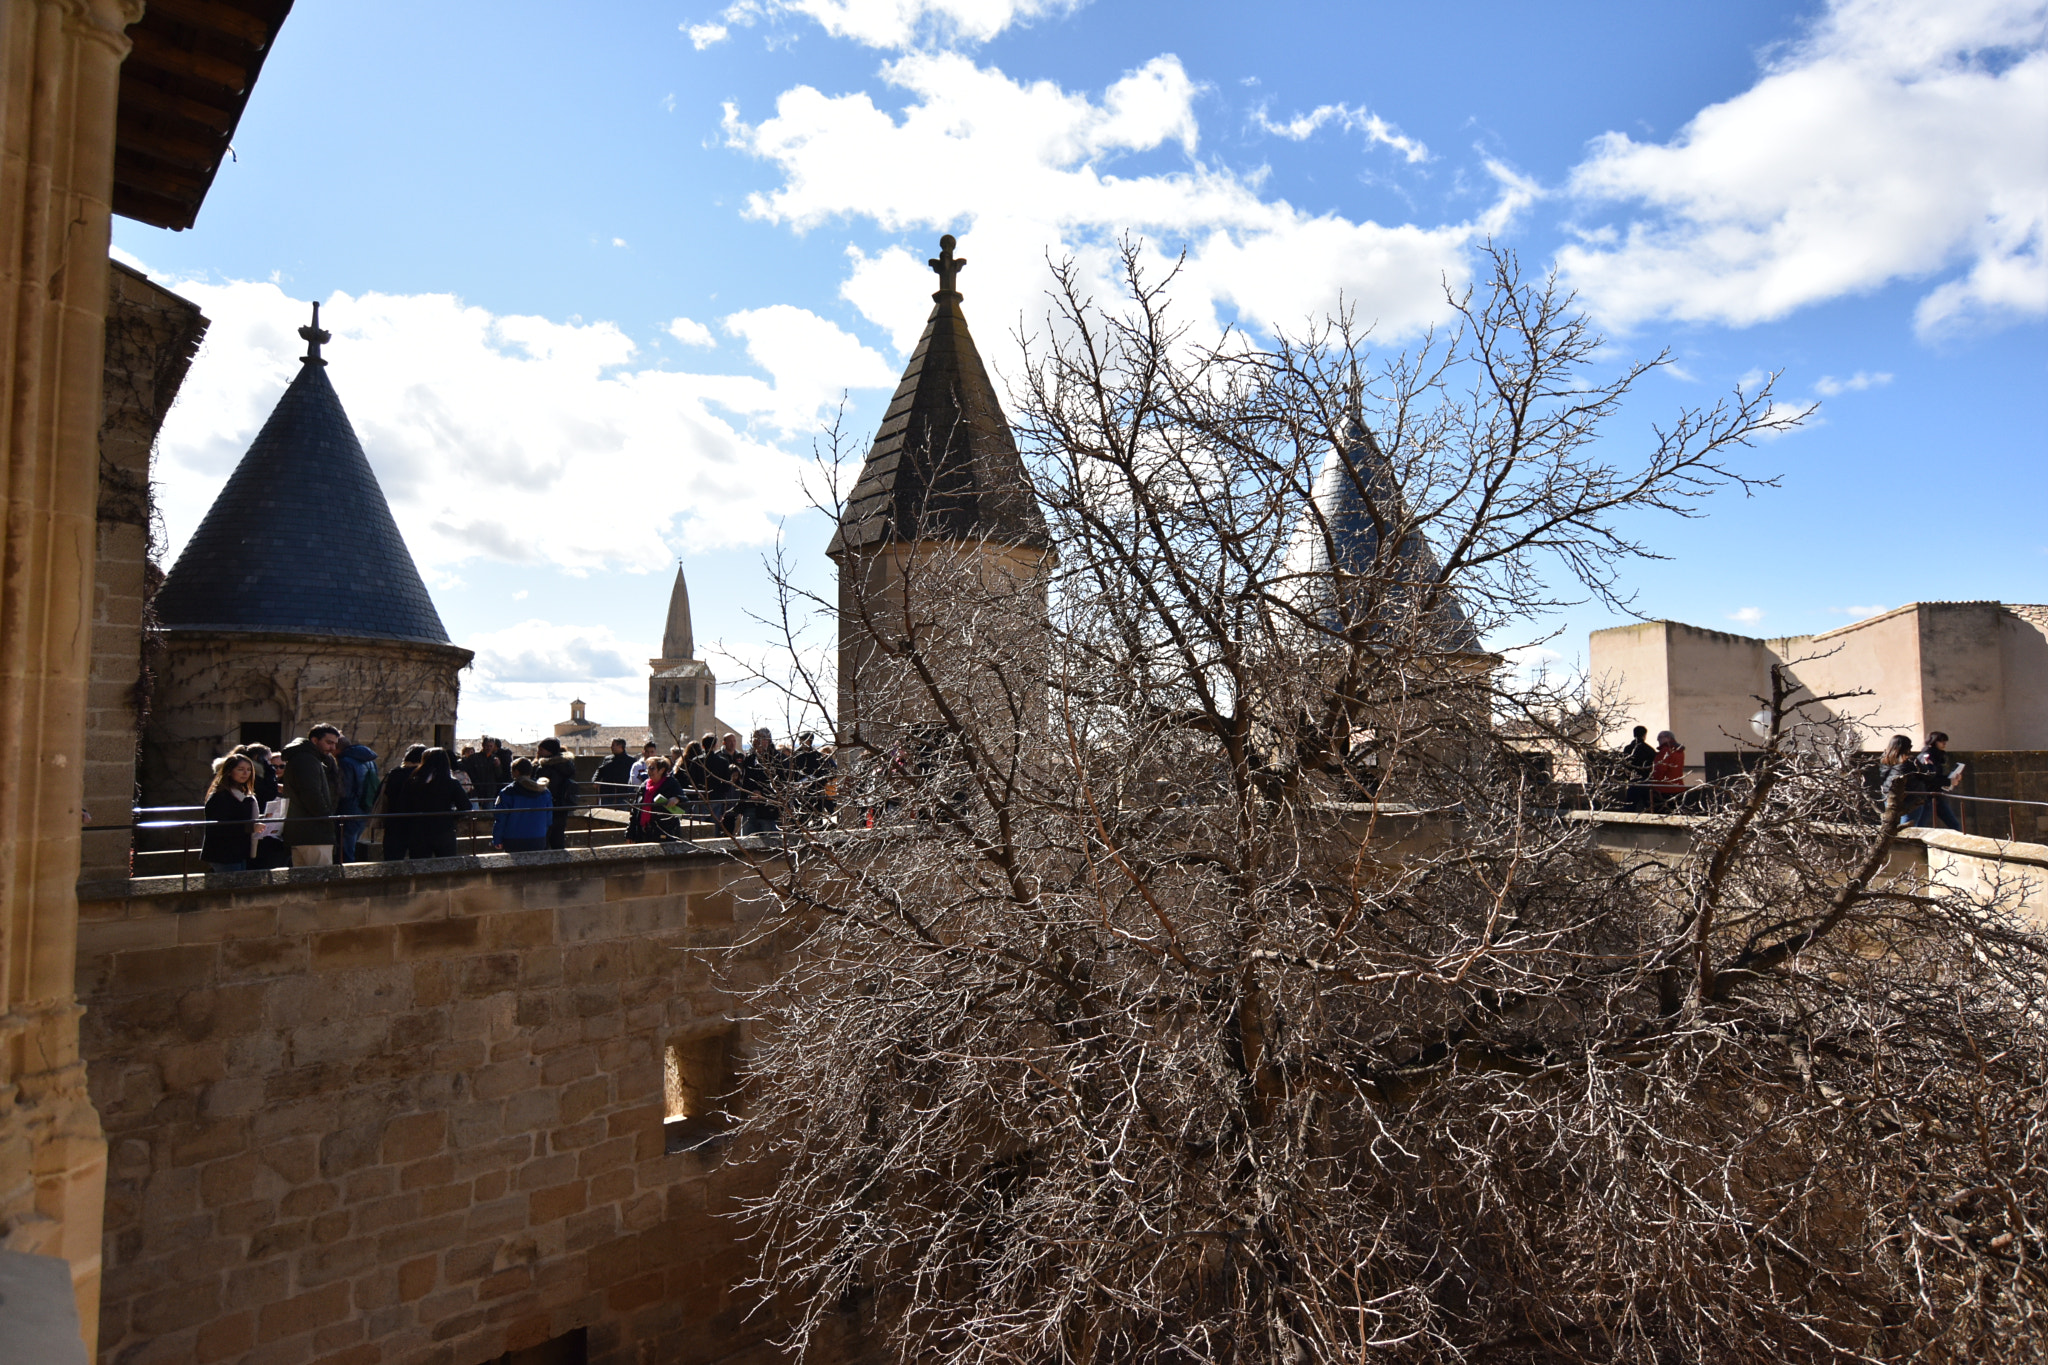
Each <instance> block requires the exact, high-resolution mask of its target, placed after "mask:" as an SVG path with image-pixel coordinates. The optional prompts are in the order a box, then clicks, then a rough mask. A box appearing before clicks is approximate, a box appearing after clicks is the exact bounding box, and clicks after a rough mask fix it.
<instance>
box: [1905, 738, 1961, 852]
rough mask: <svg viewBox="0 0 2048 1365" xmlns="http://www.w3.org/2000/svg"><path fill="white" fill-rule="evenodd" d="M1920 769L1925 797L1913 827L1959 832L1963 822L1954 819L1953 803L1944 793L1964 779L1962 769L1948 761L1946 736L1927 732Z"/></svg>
mask: <svg viewBox="0 0 2048 1365" xmlns="http://www.w3.org/2000/svg"><path fill="white" fill-rule="evenodd" d="M1917 762H1918V763H1919V766H1920V785H1921V787H1922V788H1924V789H1925V790H1926V791H1927V792H1928V793H1929V795H1928V797H1927V799H1926V800H1925V801H1923V802H1921V803H1920V809H1918V810H1916V811H1914V812H1913V816H1912V820H1911V823H1912V824H1916V825H1925V826H1934V825H1947V826H1948V827H1949V828H1950V829H1953V830H1960V829H1962V827H1963V822H1962V820H1961V819H1960V818H1959V817H1958V816H1957V815H1956V803H1955V802H1953V801H1951V800H1949V799H1948V797H1946V796H1944V795H1943V793H1944V792H1947V791H1951V790H1953V789H1954V787H1955V785H1956V783H1958V782H1960V781H1961V780H1962V777H1963V765H1962V764H1960V763H1957V764H1953V765H1951V764H1950V763H1949V761H1948V735H1947V734H1946V733H1944V732H1943V731H1940V730H1930V731H1928V732H1927V747H1926V748H1924V749H1922V750H1921V751H1920V757H1919V759H1918V760H1917Z"/></svg>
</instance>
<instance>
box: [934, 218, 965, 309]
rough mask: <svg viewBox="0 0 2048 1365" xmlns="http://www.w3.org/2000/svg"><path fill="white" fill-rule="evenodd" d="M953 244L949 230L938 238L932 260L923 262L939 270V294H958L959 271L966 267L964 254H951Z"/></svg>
mask: <svg viewBox="0 0 2048 1365" xmlns="http://www.w3.org/2000/svg"><path fill="white" fill-rule="evenodd" d="M953 245H954V243H953V234H952V233H950V232H949V233H947V234H946V235H945V236H943V237H941V238H939V254H938V256H937V257H936V258H935V259H933V260H929V261H926V262H925V264H926V265H928V266H930V267H931V268H932V269H934V270H936V271H938V272H939V292H940V293H941V294H958V293H959V292H960V272H961V271H962V270H965V269H966V268H967V258H966V257H965V256H955V255H954V254H953Z"/></svg>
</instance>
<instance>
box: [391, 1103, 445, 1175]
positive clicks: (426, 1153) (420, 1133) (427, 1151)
mask: <svg viewBox="0 0 2048 1365" xmlns="http://www.w3.org/2000/svg"><path fill="white" fill-rule="evenodd" d="M447 1145H448V1116H447V1114H445V1113H442V1112H440V1111H438V1110H437V1111H434V1112H432V1113H426V1114H405V1115H402V1116H400V1117H398V1118H395V1119H392V1120H391V1121H390V1122H389V1123H387V1124H385V1125H384V1149H383V1157H384V1164H386V1165H390V1166H403V1165H405V1164H406V1163H408V1162H413V1161H420V1160H423V1159H425V1158H426V1157H430V1156H433V1155H435V1154H436V1153H437V1152H440V1151H441V1150H442V1149H443V1148H445V1147H446V1146H447Z"/></svg>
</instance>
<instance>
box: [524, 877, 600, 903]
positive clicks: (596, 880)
mask: <svg viewBox="0 0 2048 1365" xmlns="http://www.w3.org/2000/svg"><path fill="white" fill-rule="evenodd" d="M519 899H520V903H521V904H522V905H524V906H525V907H526V908H527V909H529V910H545V909H548V908H550V907H553V906H562V905H593V904H595V905H602V904H604V878H602V877H572V878H564V879H561V880H550V881H531V882H527V883H526V884H525V885H524V886H522V887H521V888H520V891H519Z"/></svg>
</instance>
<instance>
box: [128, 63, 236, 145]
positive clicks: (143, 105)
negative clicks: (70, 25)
mask: <svg viewBox="0 0 2048 1365" xmlns="http://www.w3.org/2000/svg"><path fill="white" fill-rule="evenodd" d="M130 108H134V109H140V110H142V111H144V112H145V113H151V114H161V115H164V116H165V117H168V118H180V119H185V120H186V121H188V122H191V123H197V124H199V125H201V126H202V127H206V128H210V129H212V130H213V131H214V132H215V133H218V134H220V135H221V136H222V137H226V136H227V133H228V130H229V129H231V128H233V127H234V126H235V116H234V113H233V111H231V110H228V109H223V108H221V107H220V106H219V105H217V104H208V103H206V102H205V101H203V100H195V99H190V98H188V97H186V96H184V95H179V94H174V93H172V92H171V91H169V90H166V89H164V88H163V87H162V86H158V85H151V84H150V83H149V82H148V80H147V79H146V76H145V73H144V71H143V70H142V68H140V67H129V68H127V69H125V70H123V71H122V72H121V112H122V114H123V115H126V114H127V112H128V110H129V109H130Z"/></svg>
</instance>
